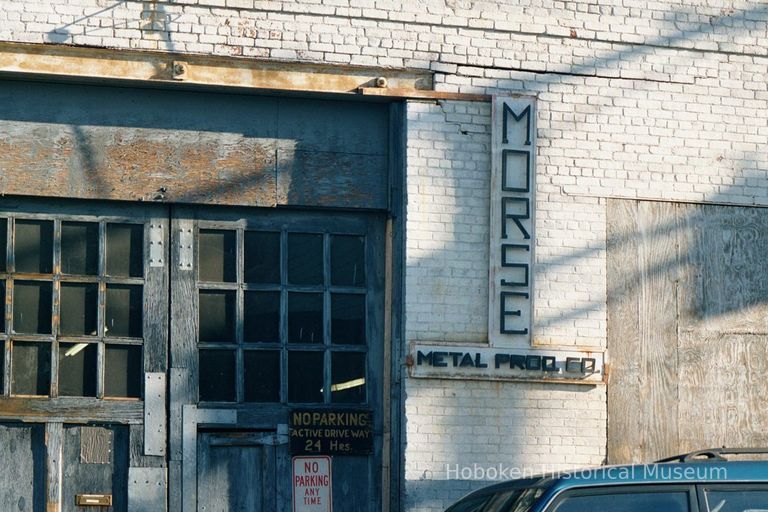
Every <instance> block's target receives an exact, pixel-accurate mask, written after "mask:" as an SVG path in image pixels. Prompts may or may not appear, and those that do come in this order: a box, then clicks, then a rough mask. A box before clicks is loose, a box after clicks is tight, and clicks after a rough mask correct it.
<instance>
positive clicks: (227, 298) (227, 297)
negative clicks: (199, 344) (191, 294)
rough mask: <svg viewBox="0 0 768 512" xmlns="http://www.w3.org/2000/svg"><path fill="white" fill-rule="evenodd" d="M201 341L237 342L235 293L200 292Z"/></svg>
mask: <svg viewBox="0 0 768 512" xmlns="http://www.w3.org/2000/svg"><path fill="white" fill-rule="evenodd" d="M200 341H235V292H230V291H214V290H200Z"/></svg>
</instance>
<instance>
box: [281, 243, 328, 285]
mask: <svg viewBox="0 0 768 512" xmlns="http://www.w3.org/2000/svg"><path fill="white" fill-rule="evenodd" d="M288 282H289V283H290V284H323V235H308V234H296V233H290V234H289V235H288Z"/></svg>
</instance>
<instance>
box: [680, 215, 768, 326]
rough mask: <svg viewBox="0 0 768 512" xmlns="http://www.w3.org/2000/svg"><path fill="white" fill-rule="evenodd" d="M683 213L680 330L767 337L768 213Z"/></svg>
mask: <svg viewBox="0 0 768 512" xmlns="http://www.w3.org/2000/svg"><path fill="white" fill-rule="evenodd" d="M680 209H681V223H682V229H681V240H680V248H681V255H682V262H681V264H682V272H681V286H680V300H679V307H680V328H681V329H682V330H697V331H715V332H721V333H744V334H768V300H767V299H768V272H765V263H766V254H768V211H766V210H765V209H761V208H740V207H731V206H712V205H681V206H680Z"/></svg>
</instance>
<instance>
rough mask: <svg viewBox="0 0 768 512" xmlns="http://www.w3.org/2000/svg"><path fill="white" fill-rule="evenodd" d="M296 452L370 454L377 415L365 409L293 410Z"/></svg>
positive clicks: (292, 443) (291, 428)
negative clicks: (374, 416)
mask: <svg viewBox="0 0 768 512" xmlns="http://www.w3.org/2000/svg"><path fill="white" fill-rule="evenodd" d="M289 419H290V423H289V437H290V450H291V454H294V455H368V454H370V453H372V452H373V430H372V429H373V418H372V413H371V411H369V410H365V409H293V410H291V412H290V415H289Z"/></svg>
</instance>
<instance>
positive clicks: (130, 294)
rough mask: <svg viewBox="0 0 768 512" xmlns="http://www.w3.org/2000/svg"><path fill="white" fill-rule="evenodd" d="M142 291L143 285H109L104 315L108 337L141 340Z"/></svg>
mask: <svg viewBox="0 0 768 512" xmlns="http://www.w3.org/2000/svg"><path fill="white" fill-rule="evenodd" d="M142 291H143V287H142V286H141V285H117V284H110V285H107V300H106V311H105V315H104V316H105V319H104V320H105V322H104V323H105V325H104V328H105V334H106V335H107V336H112V337H131V338H141V336H142V331H143V327H142V310H143V307H142V303H143V297H142Z"/></svg>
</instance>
